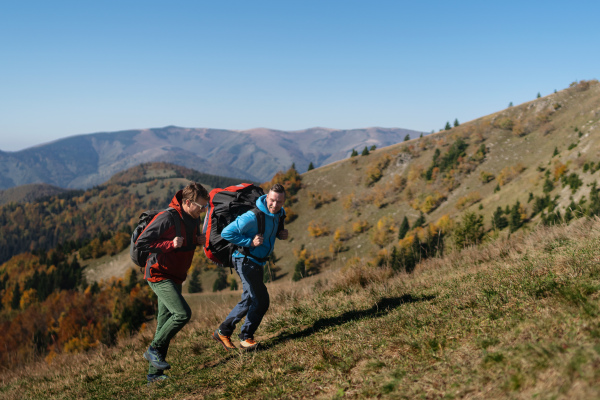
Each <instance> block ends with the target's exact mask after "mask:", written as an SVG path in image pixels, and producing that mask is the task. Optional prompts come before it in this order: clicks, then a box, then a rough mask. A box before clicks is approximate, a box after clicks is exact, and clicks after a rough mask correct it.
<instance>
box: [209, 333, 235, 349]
mask: <svg viewBox="0 0 600 400" xmlns="http://www.w3.org/2000/svg"><path fill="white" fill-rule="evenodd" d="M212 338H213V339H215V340H216V341H217V342H219V343H221V344H222V345H223V347H225V350H233V349H235V348H236V347H235V345H234V344H233V343H232V342H231V336H225V335H221V331H219V330H218V329H217V330H216V331H215V332H214V333H213V334H212Z"/></svg>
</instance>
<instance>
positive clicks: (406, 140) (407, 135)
mask: <svg viewBox="0 0 600 400" xmlns="http://www.w3.org/2000/svg"><path fill="white" fill-rule="evenodd" d="M409 140H410V135H409V134H408V133H407V134H406V136H404V141H405V142H408V141H409Z"/></svg>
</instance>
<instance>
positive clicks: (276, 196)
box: [267, 190, 285, 214]
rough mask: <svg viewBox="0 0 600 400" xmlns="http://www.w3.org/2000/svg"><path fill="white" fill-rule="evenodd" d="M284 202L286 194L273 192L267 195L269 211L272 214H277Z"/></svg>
mask: <svg viewBox="0 0 600 400" xmlns="http://www.w3.org/2000/svg"><path fill="white" fill-rule="evenodd" d="M284 201H285V193H277V192H274V191H272V190H271V191H269V194H267V209H268V210H269V212H270V213H271V214H277V213H278V212H279V210H281V207H283V202H284Z"/></svg>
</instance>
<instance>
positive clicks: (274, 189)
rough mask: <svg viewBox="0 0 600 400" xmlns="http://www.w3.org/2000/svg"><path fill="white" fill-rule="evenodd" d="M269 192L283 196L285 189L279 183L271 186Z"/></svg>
mask: <svg viewBox="0 0 600 400" xmlns="http://www.w3.org/2000/svg"><path fill="white" fill-rule="evenodd" d="M269 191H270V192H275V193H283V194H285V188H284V187H283V185H282V184H281V183H276V184H274V185H273V187H272V188H271V190H269Z"/></svg>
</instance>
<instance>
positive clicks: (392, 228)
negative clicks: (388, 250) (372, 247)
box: [371, 215, 396, 247]
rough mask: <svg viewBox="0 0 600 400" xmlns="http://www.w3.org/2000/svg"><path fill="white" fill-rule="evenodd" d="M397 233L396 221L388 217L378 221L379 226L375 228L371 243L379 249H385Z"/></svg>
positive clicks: (372, 232)
mask: <svg viewBox="0 0 600 400" xmlns="http://www.w3.org/2000/svg"><path fill="white" fill-rule="evenodd" d="M395 232H396V223H395V222H394V219H393V218H392V217H390V216H387V215H386V216H384V217H382V218H381V219H380V220H379V221H377V224H376V225H375V226H374V227H373V229H372V231H371V241H372V242H373V243H374V244H376V245H377V246H379V247H384V246H385V245H387V244H388V243H389V242H390V241H391V240H392V238H393V237H394V233H395Z"/></svg>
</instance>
